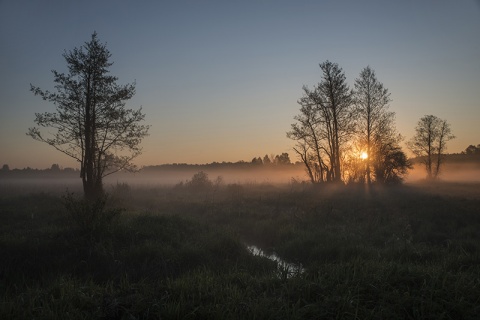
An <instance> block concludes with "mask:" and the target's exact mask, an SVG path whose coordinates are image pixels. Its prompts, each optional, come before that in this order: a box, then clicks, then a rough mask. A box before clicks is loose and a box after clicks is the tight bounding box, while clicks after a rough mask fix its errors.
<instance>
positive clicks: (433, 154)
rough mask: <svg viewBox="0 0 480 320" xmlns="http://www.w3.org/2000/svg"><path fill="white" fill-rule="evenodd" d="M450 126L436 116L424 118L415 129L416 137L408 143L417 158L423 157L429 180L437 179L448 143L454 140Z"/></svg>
mask: <svg viewBox="0 0 480 320" xmlns="http://www.w3.org/2000/svg"><path fill="white" fill-rule="evenodd" d="M454 138H455V136H454V135H453V134H452V132H451V128H450V124H448V122H447V121H446V120H442V119H440V118H438V117H436V116H434V115H426V116H424V117H422V118H421V119H420V120H419V121H418V123H417V126H416V128H415V135H414V136H413V137H412V139H411V140H410V141H409V142H408V143H407V145H408V147H409V148H410V150H412V152H413V153H414V154H415V155H416V156H417V157H422V158H423V160H422V162H423V164H424V165H425V169H426V171H427V179H436V178H437V177H438V175H439V173H440V167H441V165H442V163H443V155H444V153H445V151H446V150H447V142H448V141H450V140H452V139H454Z"/></svg>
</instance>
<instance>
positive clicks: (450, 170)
mask: <svg viewBox="0 0 480 320" xmlns="http://www.w3.org/2000/svg"><path fill="white" fill-rule="evenodd" d="M198 172H205V173H206V174H207V175H208V178H209V179H210V180H211V181H212V182H214V183H217V184H219V185H223V186H226V185H230V184H240V185H262V184H264V185H288V184H291V183H305V184H307V185H308V184H310V183H309V182H308V179H307V176H306V174H305V170H304V167H303V166H301V165H289V166H280V167H275V166H272V167H241V168H209V167H206V166H201V165H188V166H184V167H181V166H179V167H178V168H174V167H173V168H172V167H165V168H162V169H155V168H147V169H144V170H140V171H139V172H136V173H129V172H124V173H117V174H114V175H111V176H108V177H106V178H105V181H104V184H105V187H106V191H107V192H111V191H112V189H113V188H114V187H115V186H116V185H118V184H128V185H129V186H131V187H133V188H135V187H157V186H165V187H173V186H175V185H178V184H183V183H186V182H188V181H190V179H191V178H192V176H193V175H194V174H196V173H198ZM425 177H426V173H425V168H424V166H423V165H421V164H418V163H417V164H415V165H414V166H413V168H412V169H411V170H409V172H408V175H407V176H406V177H405V180H404V183H405V184H407V185H410V184H419V183H423V182H425ZM439 182H445V183H459V184H465V185H466V186H468V185H470V184H472V183H473V184H475V183H480V163H479V162H464V163H448V162H447V163H445V164H444V165H443V167H442V171H441V174H440V177H439ZM0 188H1V190H2V191H3V192H4V193H11V194H14V193H25V192H45V191H47V192H56V193H62V192H65V191H66V190H68V191H69V192H75V193H79V194H80V193H81V192H82V185H81V180H80V178H79V177H78V172H71V173H68V174H39V173H38V172H34V173H28V172H26V173H22V174H18V173H17V174H11V175H5V174H4V175H3V176H1V177H0ZM467 189H468V188H467ZM471 192H474V190H472V191H471Z"/></svg>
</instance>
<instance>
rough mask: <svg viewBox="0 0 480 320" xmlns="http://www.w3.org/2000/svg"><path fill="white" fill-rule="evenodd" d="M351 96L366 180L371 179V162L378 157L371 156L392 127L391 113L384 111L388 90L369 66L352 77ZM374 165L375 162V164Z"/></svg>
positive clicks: (388, 96)
mask: <svg viewBox="0 0 480 320" xmlns="http://www.w3.org/2000/svg"><path fill="white" fill-rule="evenodd" d="M353 100H354V103H355V108H356V110H355V114H356V116H357V117H356V118H357V123H356V127H357V139H358V140H359V144H360V145H361V146H362V148H365V149H364V150H365V151H364V152H366V155H367V156H366V157H365V162H366V163H365V168H366V172H365V174H366V182H367V183H371V180H372V177H371V169H372V165H373V162H374V161H376V160H378V161H380V159H379V158H378V157H374V156H373V154H374V153H375V154H377V153H378V152H379V151H380V150H382V147H383V146H382V145H383V144H384V143H385V140H387V139H388V138H390V136H391V135H392V133H393V131H394V130H392V128H394V119H395V113H394V112H391V111H388V104H389V103H390V101H391V99H390V93H389V92H388V89H386V88H384V87H383V84H382V83H381V82H379V81H378V80H377V77H376V75H375V71H374V70H372V69H371V68H370V66H368V67H366V68H364V69H363V70H362V71H361V72H360V77H359V78H357V79H355V84H354V91H353ZM377 165H378V164H377Z"/></svg>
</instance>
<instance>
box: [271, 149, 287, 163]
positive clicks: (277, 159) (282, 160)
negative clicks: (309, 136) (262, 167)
mask: <svg viewBox="0 0 480 320" xmlns="http://www.w3.org/2000/svg"><path fill="white" fill-rule="evenodd" d="M274 162H275V164H291V162H290V157H289V155H288V153H286V152H284V153H282V154H281V155H276V156H275V161H274Z"/></svg>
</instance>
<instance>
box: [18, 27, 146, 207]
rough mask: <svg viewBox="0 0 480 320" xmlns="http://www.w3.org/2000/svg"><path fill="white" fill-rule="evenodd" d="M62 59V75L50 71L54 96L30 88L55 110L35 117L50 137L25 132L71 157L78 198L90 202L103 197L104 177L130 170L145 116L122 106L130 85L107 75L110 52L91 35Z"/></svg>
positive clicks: (130, 93) (143, 133) (128, 96)
mask: <svg viewBox="0 0 480 320" xmlns="http://www.w3.org/2000/svg"><path fill="white" fill-rule="evenodd" d="M63 57H64V58H65V60H66V62H67V66H68V73H67V74H64V73H59V72H57V71H52V72H53V75H54V82H55V89H56V91H57V92H55V93H51V92H49V91H43V90H41V89H40V88H38V87H35V86H32V85H31V91H32V92H33V93H34V94H35V95H39V96H40V97H42V99H43V100H46V101H50V102H52V103H53V104H54V105H55V106H56V112H55V113H48V112H46V113H36V114H35V116H36V118H35V123H36V125H37V126H39V127H46V128H51V129H53V130H54V131H56V133H49V132H51V131H50V130H49V132H47V135H45V133H42V132H41V130H40V129H39V128H38V127H33V128H30V129H29V131H28V133H27V134H28V135H29V136H31V137H32V138H33V139H35V140H38V141H42V142H45V143H47V144H48V145H51V146H52V147H54V148H55V149H57V150H59V151H60V152H62V153H64V154H66V155H68V156H70V157H72V158H74V159H76V160H77V161H78V162H79V163H80V176H81V178H82V182H83V190H84V194H85V196H86V198H88V199H94V198H97V197H101V196H102V194H103V183H102V181H103V178H104V177H105V176H107V175H109V174H112V173H114V172H117V171H119V170H123V169H126V170H134V169H135V166H134V165H133V164H132V162H131V161H132V160H133V159H134V158H135V157H137V156H138V155H139V154H140V153H141V148H140V142H141V140H142V139H143V138H144V137H145V136H146V135H147V132H148V128H149V127H148V126H146V125H142V124H140V123H141V122H142V121H143V120H144V118H145V115H144V114H143V113H142V112H141V109H140V110H137V111H135V110H131V109H126V108H125V101H127V100H129V99H131V98H132V97H133V95H134V94H135V85H134V84H127V85H118V84H117V80H118V78H117V77H114V76H111V75H109V68H110V67H111V66H112V64H113V62H110V58H111V54H110V52H109V51H108V49H107V48H106V45H105V44H102V43H100V42H99V40H98V38H97V34H96V33H93V34H92V37H91V40H90V41H89V42H86V43H85V44H84V45H83V46H82V47H80V48H75V49H73V50H72V51H69V52H67V51H66V52H65V53H64V54H63ZM52 169H53V168H52Z"/></svg>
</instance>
